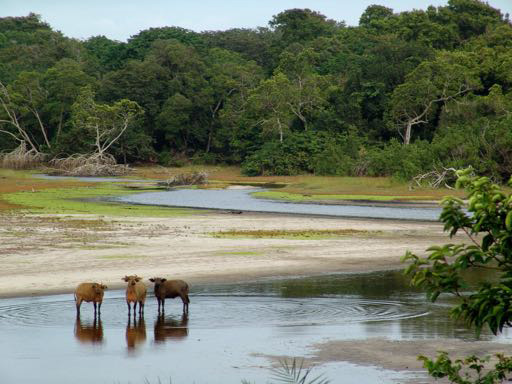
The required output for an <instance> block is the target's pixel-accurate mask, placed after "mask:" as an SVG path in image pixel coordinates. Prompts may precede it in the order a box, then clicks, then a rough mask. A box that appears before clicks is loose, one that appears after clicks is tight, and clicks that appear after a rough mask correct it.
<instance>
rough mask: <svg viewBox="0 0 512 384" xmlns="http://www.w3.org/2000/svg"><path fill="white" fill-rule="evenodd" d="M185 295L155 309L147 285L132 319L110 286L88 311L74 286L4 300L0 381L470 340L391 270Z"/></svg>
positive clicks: (179, 374)
mask: <svg viewBox="0 0 512 384" xmlns="http://www.w3.org/2000/svg"><path fill="white" fill-rule="evenodd" d="M191 301H192V302H191V306H190V314H189V316H188V317H185V316H182V314H181V303H178V302H177V301H175V300H174V301H171V300H170V301H169V302H168V304H167V305H166V310H167V311H166V313H165V316H164V317H159V316H157V311H156V302H155V299H154V298H153V297H152V295H150V297H149V298H148V301H147V303H146V314H145V316H144V318H142V319H139V318H135V320H134V319H133V318H132V319H129V318H128V316H127V309H126V304H125V301H124V292H122V291H108V293H107V294H106V297H105V300H104V304H103V306H102V315H101V319H100V320H99V321H98V320H96V321H95V320H94V318H93V315H92V307H91V304H89V303H84V304H83V305H82V316H81V318H80V319H77V318H76V316H75V308H74V302H73V297H72V295H71V294H67V295H55V296H41V297H30V298H16V299H3V300H0V340H2V346H4V348H1V349H0V362H1V363H0V383H2V384H4V383H6V384H8V383H18V384H20V383H42V384H45V383H48V384H50V383H51V384H64V383H66V384H68V383H88V384H91V383H109V384H112V383H141V384H142V383H144V382H145V380H146V379H147V380H148V381H149V382H151V383H157V382H158V380H162V382H164V383H166V382H169V378H172V382H173V383H177V384H181V383H223V384H229V383H237V384H238V383H240V382H241V380H242V379H247V380H250V381H251V382H256V383H267V382H268V381H269V379H270V377H271V374H270V371H269V368H270V366H271V360H270V359H268V358H267V357H266V356H267V355H272V356H276V355H277V356H310V355H311V354H312V353H313V351H312V350H311V347H310V346H311V344H313V343H317V342H321V341H326V340H347V339H350V340H363V339H367V338H372V337H384V338H389V339H393V340H404V339H435V338H451V337H455V338H459V339H465V340H474V334H473V333H472V332H470V331H468V330H466V329H464V328H463V327H460V326H457V325H454V324H453V322H452V321H451V320H450V319H448V318H447V311H448V309H449V305H450V303H449V302H446V301H444V302H440V303H437V304H435V305H433V304H429V303H427V302H426V301H425V299H424V295H423V294H421V293H419V292H415V291H414V290H411V288H409V287H408V286H407V284H406V282H405V281H404V279H403V277H402V276H401V275H400V274H399V273H395V272H387V273H373V274H357V275H336V276H324V277H316V278H301V279H286V280H266V281H260V282H254V283H245V284H230V285H209V286H196V287H194V288H193V290H192V295H191ZM500 338H501V340H502V341H503V340H505V341H506V340H508V338H509V333H508V332H506V333H505V334H504V335H502V336H501V337H500ZM481 339H488V340H491V339H495V338H494V337H493V336H492V335H489V334H483V335H482V336H481ZM355 342H357V341H355ZM314 372H318V373H325V375H326V377H328V378H330V379H331V380H332V382H333V383H339V382H342V383H344V384H351V383H354V384H355V383H358V384H359V383H362V382H364V383H384V384H385V383H399V382H401V381H403V377H404V376H403V375H401V374H399V373H394V372H392V371H386V370H379V369H376V368H368V367H360V366H356V365H353V364H348V363H329V364H325V365H322V366H320V367H317V368H315V370H314Z"/></svg>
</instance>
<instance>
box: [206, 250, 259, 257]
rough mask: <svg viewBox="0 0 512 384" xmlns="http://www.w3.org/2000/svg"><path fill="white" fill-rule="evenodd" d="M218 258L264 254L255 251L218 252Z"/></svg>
mask: <svg viewBox="0 0 512 384" xmlns="http://www.w3.org/2000/svg"><path fill="white" fill-rule="evenodd" d="M215 254H216V255H218V256H261V255H263V253H261V252H254V251H233V252H222V251H220V252H216V253H215Z"/></svg>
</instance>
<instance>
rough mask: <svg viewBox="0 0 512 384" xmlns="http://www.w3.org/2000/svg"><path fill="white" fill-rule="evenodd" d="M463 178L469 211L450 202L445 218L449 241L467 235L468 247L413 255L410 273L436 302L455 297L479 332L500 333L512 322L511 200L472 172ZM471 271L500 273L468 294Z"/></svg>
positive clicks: (445, 204)
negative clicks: (446, 296) (449, 295)
mask: <svg viewBox="0 0 512 384" xmlns="http://www.w3.org/2000/svg"><path fill="white" fill-rule="evenodd" d="M458 176H459V178H458V180H457V186H459V187H464V188H466V190H467V193H468V196H467V198H468V206H467V212H466V211H465V210H464V203H463V202H462V200H460V199H457V198H453V197H447V198H445V199H444V200H443V203H442V204H443V212H442V214H441V217H440V219H441V221H442V222H443V223H444V229H445V231H447V232H448V233H449V234H450V237H453V236H454V235H455V234H457V233H458V232H463V233H464V234H465V235H466V236H467V237H468V240H469V243H465V244H447V245H443V246H433V247H430V248H429V249H428V250H427V251H429V255H428V256H427V257H426V258H422V257H418V256H416V255H415V254H413V253H411V252H408V253H407V254H406V256H405V257H404V261H409V262H410V263H411V264H410V265H409V267H408V268H407V269H406V273H407V274H408V275H410V276H411V277H412V283H413V284H414V285H416V286H420V287H423V288H425V289H426V291H427V296H428V298H429V299H430V300H432V301H435V300H436V299H437V298H438V297H439V295H440V294H442V293H445V292H446V293H452V294H454V295H456V296H457V297H458V298H459V299H460V304H459V305H457V306H456V307H455V308H454V309H453V311H452V314H453V315H454V316H455V317H456V318H460V319H462V320H464V321H465V322H466V323H467V324H468V325H470V326H474V327H475V328H476V329H477V331H478V332H480V330H481V329H482V328H483V327H484V326H487V327H489V329H490V330H491V332H493V333H494V334H497V333H498V332H502V331H503V328H504V327H505V326H508V325H510V324H511V323H512V305H511V304H512V196H511V195H507V194H506V193H505V192H503V191H502V190H501V188H500V187H499V186H498V185H497V184H494V183H492V182H491V181H490V180H489V178H487V177H476V176H472V173H471V170H470V169H468V170H465V171H459V173H458ZM469 269H490V270H495V271H496V275H497V278H496V280H488V281H483V282H481V283H480V284H479V285H478V287H477V288H476V290H475V292H473V293H467V292H468V291H469V289H470V285H469V284H468V282H467V281H466V279H465V278H464V274H463V273H464V272H465V271H467V270H469Z"/></svg>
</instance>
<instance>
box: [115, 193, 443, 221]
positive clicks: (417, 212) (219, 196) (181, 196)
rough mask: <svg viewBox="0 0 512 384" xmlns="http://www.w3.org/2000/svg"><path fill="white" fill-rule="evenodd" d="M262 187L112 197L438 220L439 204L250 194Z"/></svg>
mask: <svg viewBox="0 0 512 384" xmlns="http://www.w3.org/2000/svg"><path fill="white" fill-rule="evenodd" d="M261 190H262V189H256V188H255V189H244V190H238V189H236V190H229V189H228V190H224V189H223V190H210V189H179V190H173V191H164V192H147V193H139V194H135V195H128V196H121V197H116V198H114V200H116V201H119V202H124V203H131V204H146V205H161V206H173V207H188V208H210V209H222V210H234V211H255V212H273V213H294V214H309V215H311V214H313V215H326V216H340V217H367V218H381V219H402V220H404V219H405V220H429V221H437V220H438V218H439V215H440V213H441V209H440V208H429V207H425V208H412V207H393V206H389V207H383V206H372V205H357V204H356V203H354V204H351V205H327V204H305V203H289V202H283V201H275V200H266V199H257V198H254V197H252V196H251V193H252V192H256V191H261Z"/></svg>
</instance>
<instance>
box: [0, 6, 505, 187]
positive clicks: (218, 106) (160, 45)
mask: <svg viewBox="0 0 512 384" xmlns="http://www.w3.org/2000/svg"><path fill="white" fill-rule="evenodd" d="M511 41H512V26H511V24H510V22H509V20H508V17H507V16H504V15H503V14H502V13H501V12H500V11H499V10H498V9H494V8H492V7H491V6H489V5H488V4H487V3H485V2H483V1H479V0H450V1H449V2H448V4H447V5H445V6H440V7H434V6H430V7H428V8H427V9H425V10H412V11H406V12H395V11H394V10H393V9H391V8H388V7H385V6H380V5H370V6H369V7H368V8H367V9H366V10H365V11H364V12H363V14H362V15H361V17H360V23H359V26H357V27H348V26H346V25H345V24H344V22H343V21H339V20H332V19H329V18H328V17H327V16H325V15H323V14H321V13H320V12H317V11H315V10H311V9H289V10H285V11H283V12H281V13H279V14H277V15H275V16H274V17H273V18H272V19H271V20H269V22H268V25H266V26H261V27H258V28H255V29H240V28H239V29H237V28H234V29H229V30H226V31H204V32H194V31H190V30H187V29H185V28H182V27H180V26H165V27H158V28H149V29H147V30H143V31H140V32H138V33H136V34H134V35H133V36H132V37H130V39H128V41H127V42H119V41H114V40H111V39H108V38H107V37H105V36H95V37H91V38H89V39H87V40H85V41H79V40H75V39H70V38H67V37H66V36H64V35H63V34H62V33H60V32H57V31H54V30H53V29H52V27H51V26H50V25H48V24H47V23H44V22H42V21H41V18H40V17H39V16H38V15H35V14H29V15H27V16H25V17H4V18H0V83H1V84H2V92H1V97H0V99H1V100H2V108H1V109H0V137H1V138H2V140H0V150H12V149H14V148H15V147H16V146H17V145H18V144H19V142H20V140H22V141H24V142H25V143H26V145H28V146H29V147H34V148H37V149H38V150H41V151H44V152H47V153H48V154H50V155H52V154H53V155H56V154H61V155H62V154H72V153H74V152H76V151H77V148H76V143H74V142H73V140H69V137H70V135H72V134H73V132H74V126H73V123H72V119H73V116H72V115H73V113H72V106H73V104H74V103H75V102H76V101H77V99H78V96H79V94H80V92H81V90H82V89H83V88H84V87H90V89H91V90H92V91H93V93H94V95H95V96H94V98H95V100H94V101H95V102H96V103H99V104H105V105H106V104H109V105H114V104H115V103H116V102H119V101H121V100H130V101H132V102H135V103H137V104H138V105H139V106H140V107H141V108H142V110H143V112H144V113H143V114H142V115H141V118H140V119H138V122H137V124H136V125H135V126H134V127H133V129H132V130H131V134H132V139H133V140H141V141H142V142H144V143H146V144H145V145H144V147H145V148H146V149H147V150H144V151H142V152H139V151H137V146H136V145H126V146H125V147H124V150H123V155H122V156H121V158H119V159H118V160H123V161H124V159H138V160H140V161H155V160H158V159H169V158H173V157H176V158H181V159H192V158H194V159H203V160H204V161H208V162H224V163H234V164H241V165H242V166H243V167H244V169H245V166H244V165H245V164H249V163H248V162H250V164H251V166H250V167H249V168H251V169H265V172H266V173H268V174H283V173H289V172H293V173H301V172H314V173H329V172H333V174H344V175H369V176H375V175H392V176H395V177H400V178H411V177H413V176H415V175H417V174H419V173H422V172H428V171H431V170H432V169H436V168H439V167H453V166H456V167H462V166H469V165H471V166H473V168H474V169H476V170H478V172H480V173H482V174H484V175H486V176H489V177H491V178H493V180H495V181H505V180H507V179H508V175H509V174H510V166H511V164H512V157H511V156H509V152H508V150H507V148H508V147H510V145H511V144H512V139H511V137H510V136H511V135H510V134H509V130H508V129H507V127H508V126H509V125H508V124H509V123H510V119H511V111H512V109H511V107H510V102H509V101H510V99H511V92H512V54H511V52H512V49H511V48H512V44H511ZM20 129H21V130H22V131H23V132H24V133H20V132H21V131H20ZM23 135H25V137H24V136H23ZM306 136H307V137H308V138H309V139H308V140H306V142H304V146H302V144H300V145H301V149H300V150H301V151H304V153H309V155H308V156H306V157H305V158H306V159H309V161H302V160H301V161H300V162H297V163H296V162H295V159H294V158H293V157H292V156H290V157H288V156H286V157H285V158H281V159H280V160H282V162H283V164H284V166H280V167H275V168H274V167H273V166H272V165H270V166H269V165H266V166H265V167H261V166H258V165H257V164H256V163H255V162H257V161H259V160H257V159H264V158H265V157H267V158H268V156H266V155H265V156H264V155H263V154H268V153H269V151H271V148H273V149H272V151H274V150H275V152H274V153H273V155H275V156H278V157H279V156H280V155H279V154H281V153H283V150H284V149H283V148H290V150H291V151H292V152H293V151H294V149H293V148H294V145H296V144H297V143H303V139H304V137H306ZM326 137H331V138H332V140H330V141H327V142H329V143H330V144H329V151H331V153H336V154H338V155H336V156H334V157H332V159H333V160H332V161H334V159H335V158H338V159H339V158H343V159H345V160H344V164H345V165H343V166H336V164H333V165H328V164H327V162H328V161H327V160H326V159H324V160H322V161H318V159H317V157H315V156H317V153H318V148H317V147H316V146H317V144H318V143H323V142H324V139H325V138H326ZM340 138H343V139H340ZM347 138H349V139H347ZM498 138H500V140H501V141H500V140H498ZM130 140H131V139H130ZM130 140H129V141H130ZM347 142H350V143H353V145H356V146H357V147H356V148H349V147H348V146H347V145H346V144H345V143H347ZM31 143H32V144H31ZM407 147H409V148H407ZM297 150H298V148H297ZM325 150H327V149H325ZM132 151H133V152H132ZM326 153H327V152H326ZM155 154H156V155H158V156H155ZM390 154H393V156H390ZM395 154H396V156H395ZM314 159H316V160H314ZM275 164H277V163H275ZM319 164H322V165H321V166H320V165H319ZM292 170H293V171H292Z"/></svg>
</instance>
